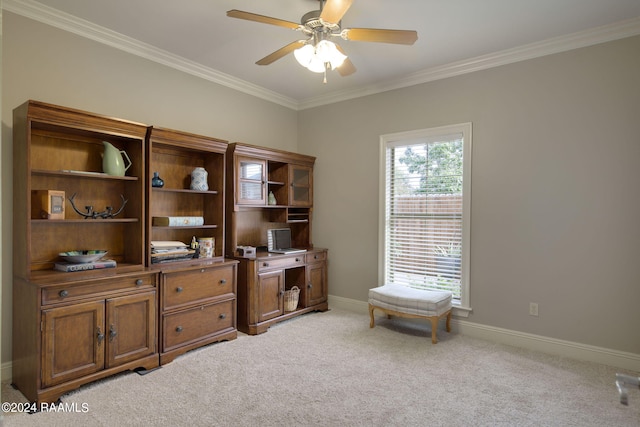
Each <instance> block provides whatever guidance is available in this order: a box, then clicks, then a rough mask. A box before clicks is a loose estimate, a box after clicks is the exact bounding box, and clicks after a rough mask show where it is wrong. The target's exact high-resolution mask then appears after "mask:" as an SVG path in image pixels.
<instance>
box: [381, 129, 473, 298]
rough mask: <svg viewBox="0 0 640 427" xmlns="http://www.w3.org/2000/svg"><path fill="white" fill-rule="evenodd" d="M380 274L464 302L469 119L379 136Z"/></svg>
mask: <svg viewBox="0 0 640 427" xmlns="http://www.w3.org/2000/svg"><path fill="white" fill-rule="evenodd" d="M380 140H381V165H380V166H381V173H380V176H381V182H380V189H381V197H380V200H381V212H380V237H381V242H380V252H381V253H380V268H381V271H380V277H381V280H382V282H383V283H398V284H403V285H406V286H411V287H417V288H423V289H433V290H449V291H451V292H452V293H453V303H454V305H456V306H458V307H460V308H468V307H469V236H470V207H471V206H470V205H471V204H470V202H471V123H464V124H459V125H452V126H444V127H439V128H431V129H423V130H418V131H411V132H403V133H397V134H391V135H383V136H382V137H381V138H380Z"/></svg>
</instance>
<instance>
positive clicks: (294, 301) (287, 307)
mask: <svg viewBox="0 0 640 427" xmlns="http://www.w3.org/2000/svg"><path fill="white" fill-rule="evenodd" d="M298 297H300V288H298V287H297V286H294V287H293V288H291V289H289V290H288V291H284V311H296V308H298Z"/></svg>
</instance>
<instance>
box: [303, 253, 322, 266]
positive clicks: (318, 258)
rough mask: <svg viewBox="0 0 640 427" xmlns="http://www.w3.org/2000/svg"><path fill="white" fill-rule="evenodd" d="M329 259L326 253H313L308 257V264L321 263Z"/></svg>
mask: <svg viewBox="0 0 640 427" xmlns="http://www.w3.org/2000/svg"><path fill="white" fill-rule="evenodd" d="M326 259H327V253H326V252H325V251H322V252H311V253H308V254H307V255H306V260H307V264H309V263H312V262H320V261H324V260H326Z"/></svg>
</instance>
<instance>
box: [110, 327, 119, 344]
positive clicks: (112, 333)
mask: <svg viewBox="0 0 640 427" xmlns="http://www.w3.org/2000/svg"><path fill="white" fill-rule="evenodd" d="M116 335H118V332H116V328H115V327H114V326H113V325H111V326H109V341H113V339H114V338H115V337H116Z"/></svg>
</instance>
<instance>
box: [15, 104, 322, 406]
mask: <svg viewBox="0 0 640 427" xmlns="http://www.w3.org/2000/svg"><path fill="white" fill-rule="evenodd" d="M13 116H14V122H13V139H14V144H13V152H14V162H13V165H14V166H13V168H14V175H13V183H14V197H13V200H14V205H13V233H14V239H13V276H14V280H13V360H12V368H13V374H12V378H13V384H14V386H16V387H17V388H18V389H19V390H20V391H21V392H22V393H23V394H24V395H25V397H26V398H27V399H29V400H30V401H32V402H38V403H40V402H54V401H56V400H57V399H58V398H59V397H60V396H61V395H62V394H64V393H66V392H68V391H70V390H73V389H75V388H78V387H80V386H81V385H83V384H86V383H89V382H92V381H95V380H98V379H101V378H105V377H107V376H110V375H113V374H115V373H118V372H121V371H125V370H137V371H139V372H141V373H142V372H147V371H149V370H153V369H154V368H157V367H158V366H160V365H163V364H165V363H169V362H171V361H172V360H173V359H175V358H176V357H177V356H179V355H181V354H183V353H185V352H187V351H189V350H192V349H195V348H197V347H200V346H203V345H206V344H210V343H213V342H217V341H224V340H233V339H235V338H236V337H237V333H238V332H237V331H238V328H239V329H240V330H241V331H244V332H247V333H249V334H257V333H261V332H265V331H266V330H267V329H268V327H269V326H270V325H272V324H273V323H275V322H278V321H280V320H284V319H288V318H291V317H293V316H298V315H300V314H303V313H307V312H309V311H313V310H327V309H328V305H327V251H326V250H325V249H317V248H314V247H313V244H312V243H311V222H312V207H313V164H314V160H315V159H314V158H313V157H309V156H303V155H299V154H295V153H288V152H285V151H279V150H270V149H266V148H261V147H254V146H249V145H246V144H237V143H234V144H228V142H227V141H223V140H219V139H215V138H211V137H206V136H200V135H194V134H190V133H187V132H182V131H177V130H170V129H162V128H154V127H152V126H148V125H143V124H140V123H135V122H131V121H127V120H121V119H116V118H112V117H106V116H102V115H98V114H94V113H89V112H86V111H81V110H75V109H71V108H67V107H60V106H56V105H51V104H46V103H43V102H39V101H27V102H25V103H24V104H23V105H21V106H19V107H17V108H16V109H14V112H13ZM108 149H109V150H112V152H111V153H110V154H113V152H115V153H116V157H117V156H121V155H122V156H123V157H122V160H123V161H124V159H125V158H126V159H127V161H128V162H125V163H128V165H126V166H125V167H124V171H125V172H122V173H118V172H117V171H116V173H112V172H110V173H109V174H108V173H106V172H105V171H106V170H107V166H105V164H104V163H103V156H104V157H106V156H107V150H108ZM200 168H203V169H204V170H205V171H207V172H208V179H207V180H206V182H205V185H204V186H201V187H203V188H200V187H198V186H194V185H190V183H191V184H193V182H194V181H193V177H194V176H195V175H194V174H195V171H196V169H200ZM256 172H257V175H256ZM269 193H271V194H272V196H271V202H272V203H270V200H269V199H270V197H269ZM274 198H275V199H276V202H275V203H273V202H274V201H273V199H274ZM175 217H180V218H199V219H200V220H199V221H195V222H193V223H191V222H188V223H184V224H180V225H179V226H176V225H175V224H174V225H167V224H166V223H165V222H163V221H160V220H157V219H158V218H159V219H162V220H164V219H166V218H175ZM275 227H279V228H282V227H286V228H290V229H291V231H292V235H293V243H294V244H295V245H296V246H298V247H301V248H304V249H306V252H304V253H300V254H295V255H275V254H269V253H267V252H265V251H264V250H262V246H264V245H265V240H266V230H267V229H270V228H275ZM196 237H197V238H198V239H202V241H209V242H211V246H210V247H209V248H208V251H209V252H198V253H199V255H200V256H199V257H193V256H192V253H193V252H189V249H184V250H185V251H187V252H188V255H187V256H185V257H181V258H176V259H170V260H167V259H166V258H162V256H159V254H158V251H154V250H153V249H152V247H153V244H154V243H155V244H157V243H158V242H185V243H187V244H188V243H190V242H191V241H192V239H194V240H195V238H196ZM238 245H253V246H257V247H259V251H258V254H257V256H255V257H253V258H245V257H240V256H237V253H236V248H237V247H238ZM79 250H101V251H106V252H107V255H106V257H105V259H107V258H108V260H110V261H108V262H101V261H98V262H96V263H95V264H91V265H87V264H82V265H80V266H79V265H78V264H74V265H73V268H80V269H81V270H82V271H58V270H57V269H58V268H65V269H66V268H69V267H68V266H66V265H63V264H62V263H61V261H62V256H61V255H63V253H65V254H66V255H68V252H69V251H79ZM203 254H204V255H203ZM114 264H115V265H114ZM89 267H91V268H90V269H89ZM293 286H298V287H299V288H300V289H301V290H300V293H299V303H298V306H297V308H295V310H293V311H286V310H285V306H284V294H285V292H287V291H288V290H290V289H291V287H293Z"/></svg>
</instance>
